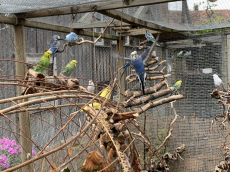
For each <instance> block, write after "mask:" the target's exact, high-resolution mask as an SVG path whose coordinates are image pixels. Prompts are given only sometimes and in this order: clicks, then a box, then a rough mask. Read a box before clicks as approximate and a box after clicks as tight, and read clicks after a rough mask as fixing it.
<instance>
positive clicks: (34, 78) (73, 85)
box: [22, 69, 79, 94]
mask: <svg viewBox="0 0 230 172" xmlns="http://www.w3.org/2000/svg"><path fill="white" fill-rule="evenodd" d="M22 83H27V84H28V85H31V87H30V88H28V87H23V93H22V94H33V93H38V92H41V91H42V90H40V89H39V90H38V89H36V87H33V86H35V85H36V86H41V87H44V88H45V89H46V90H52V89H53V88H55V89H57V90H63V89H66V88H69V89H78V88H79V81H78V79H76V78H67V77H66V78H64V77H58V76H45V75H44V74H43V73H40V72H35V71H34V70H33V69H29V70H28V73H27V76H26V77H25V79H24V80H23V82H22Z"/></svg>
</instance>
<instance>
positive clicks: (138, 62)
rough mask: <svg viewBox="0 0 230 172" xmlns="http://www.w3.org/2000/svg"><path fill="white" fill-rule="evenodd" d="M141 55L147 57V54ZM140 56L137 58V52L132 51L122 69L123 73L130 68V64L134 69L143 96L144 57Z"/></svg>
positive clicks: (144, 82) (144, 80)
mask: <svg viewBox="0 0 230 172" xmlns="http://www.w3.org/2000/svg"><path fill="white" fill-rule="evenodd" d="M146 51H147V50H146ZM148 51H149V50H148ZM143 54H146V56H147V54H148V53H146V52H144V53H143ZM143 54H142V55H143ZM142 55H141V56H138V55H137V52H136V51H133V52H132V53H131V57H130V62H127V63H126V65H125V67H124V72H125V70H126V69H127V68H128V67H129V66H130V64H131V65H132V66H133V67H134V69H135V71H136V74H137V78H138V80H139V83H140V87H141V90H142V91H143V94H145V86H146V76H147V75H146V72H145V66H144V63H143V60H144V55H143V56H142ZM124 72H123V73H122V75H123V74H124ZM122 75H121V76H122Z"/></svg>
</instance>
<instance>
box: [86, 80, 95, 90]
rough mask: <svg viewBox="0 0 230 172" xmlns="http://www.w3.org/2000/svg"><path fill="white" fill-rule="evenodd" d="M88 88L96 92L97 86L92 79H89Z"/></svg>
mask: <svg viewBox="0 0 230 172" xmlns="http://www.w3.org/2000/svg"><path fill="white" fill-rule="evenodd" d="M87 90H88V91H89V92H91V93H94V90H95V87H94V83H93V81H92V80H89V85H88V87H87Z"/></svg>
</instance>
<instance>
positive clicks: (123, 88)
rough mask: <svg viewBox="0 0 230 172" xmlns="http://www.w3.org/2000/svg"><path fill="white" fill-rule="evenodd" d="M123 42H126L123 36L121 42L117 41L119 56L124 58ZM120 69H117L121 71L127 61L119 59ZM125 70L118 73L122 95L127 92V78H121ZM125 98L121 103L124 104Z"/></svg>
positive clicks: (122, 98)
mask: <svg viewBox="0 0 230 172" xmlns="http://www.w3.org/2000/svg"><path fill="white" fill-rule="evenodd" d="M123 42H124V37H123V36H122V37H121V39H120V40H118V41H117V51H118V52H119V56H124V48H123ZM118 63H119V64H118V67H117V69H120V68H121V67H123V66H124V65H125V61H124V60H123V59H120V58H119V59H118ZM122 72H123V70H120V71H119V72H118V78H117V79H118V85H119V88H120V91H121V93H124V92H125V76H124V75H123V76H122V78H121V74H122ZM124 100H125V98H124V97H123V96H121V97H120V102H123V101H124Z"/></svg>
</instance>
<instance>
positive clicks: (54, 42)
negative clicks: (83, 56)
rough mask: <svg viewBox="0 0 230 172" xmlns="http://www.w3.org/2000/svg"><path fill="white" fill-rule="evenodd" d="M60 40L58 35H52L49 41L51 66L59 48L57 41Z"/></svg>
mask: <svg viewBox="0 0 230 172" xmlns="http://www.w3.org/2000/svg"><path fill="white" fill-rule="evenodd" d="M59 39H60V36H58V35H53V36H52V39H51V48H50V50H51V52H52V62H51V63H52V64H53V63H54V55H55V53H56V52H57V51H58V49H59V47H60V41H58V40H59Z"/></svg>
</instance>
